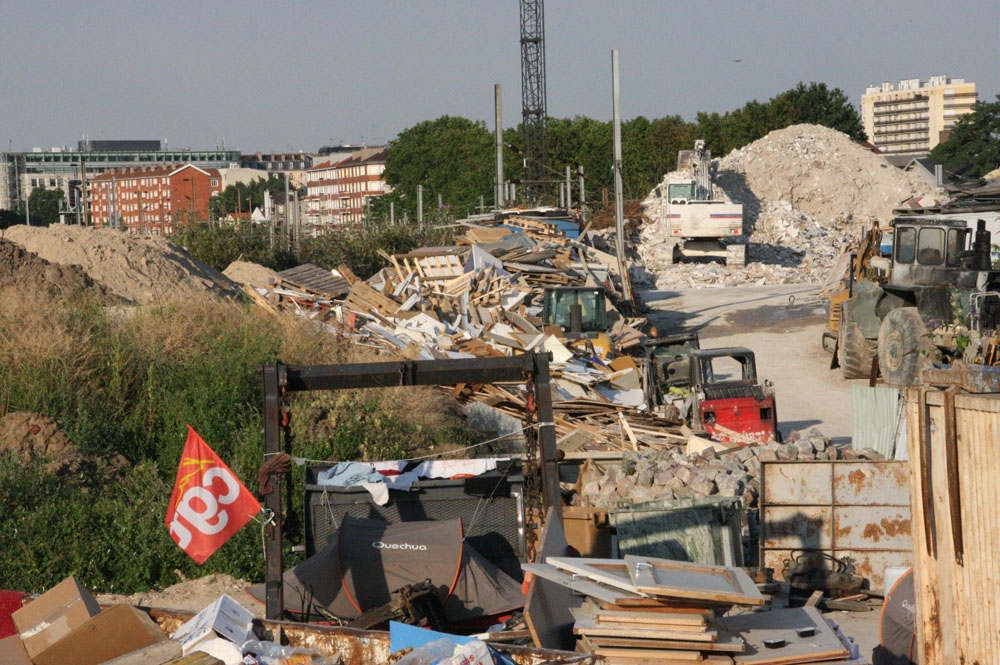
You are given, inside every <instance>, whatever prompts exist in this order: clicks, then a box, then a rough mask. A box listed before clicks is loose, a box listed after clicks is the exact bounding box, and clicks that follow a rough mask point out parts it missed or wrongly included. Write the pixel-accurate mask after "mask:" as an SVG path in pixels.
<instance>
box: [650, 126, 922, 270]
mask: <svg viewBox="0 0 1000 665" xmlns="http://www.w3.org/2000/svg"><path fill="white" fill-rule="evenodd" d="M713 170H714V174H713V181H714V183H715V196H717V197H720V198H723V199H725V200H729V201H733V202H735V203H741V204H742V205H743V232H744V237H745V238H746V241H747V242H748V243H749V246H748V248H747V257H746V262H747V265H746V268H742V267H740V268H729V267H727V266H723V265H719V264H680V265H670V264H668V263H667V262H665V261H663V260H662V248H663V244H664V242H665V241H666V238H665V235H664V233H665V231H664V226H663V221H664V220H662V219H660V218H659V209H660V206H659V201H660V197H661V196H662V195H663V193H664V192H665V189H666V188H665V187H663V186H662V185H661V186H657V187H656V188H654V189H653V191H652V192H651V193H650V195H649V196H648V197H647V198H646V199H645V201H644V202H643V204H644V205H645V206H646V214H647V215H648V216H649V217H650V218H651V219H652V223H650V224H648V225H646V227H645V228H644V229H643V230H642V233H641V240H640V245H639V252H640V255H641V256H642V258H643V260H644V262H645V267H646V271H647V272H646V273H645V277H646V279H647V281H648V282H650V283H655V285H656V287H657V288H661V289H663V288H678V287H680V288H685V287H688V286H693V285H695V286H706V285H708V286H738V285H743V284H781V283H804V282H817V281H821V280H822V277H823V276H824V275H825V274H826V272H827V271H828V269H829V267H830V266H831V265H832V263H833V262H834V261H835V260H836V258H837V256H838V255H839V254H840V251H841V249H842V247H843V245H844V243H845V242H847V241H848V240H849V239H851V238H852V237H854V236H856V235H857V234H858V233H859V231H860V230H861V229H862V228H863V227H865V226H867V225H870V224H871V222H872V221H875V220H883V221H885V220H888V219H889V218H890V217H891V216H892V210H893V209H894V208H896V207H898V206H899V205H900V204H901V203H902V202H904V201H906V200H908V199H911V198H913V197H921V196H925V195H928V194H932V193H933V192H934V185H933V183H932V182H931V181H929V180H928V179H927V178H926V177H925V176H923V175H921V174H918V173H914V172H908V171H902V170H900V169H897V168H895V167H893V166H892V165H891V164H889V163H888V162H887V161H885V159H884V158H882V157H881V156H879V155H877V154H875V153H873V152H871V151H869V150H867V149H865V148H863V147H862V146H860V145H858V144H857V143H855V142H854V141H852V140H851V139H850V138H849V137H848V136H847V135H846V134H843V133H841V132H838V131H836V130H833V129H829V128H826V127H821V126H818V125H793V126H791V127H786V128H785V129H781V130H777V131H774V132H771V133H770V134H768V135H767V136H765V137H764V138H762V139H759V140H757V141H754V142H753V143H751V144H749V145H747V146H745V147H743V148H740V149H739V150H734V151H733V152H732V153H730V154H729V155H727V156H726V157H724V158H723V159H721V160H714V161H713ZM672 175H675V174H668V177H669V176H672Z"/></svg>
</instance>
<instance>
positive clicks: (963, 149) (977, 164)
mask: <svg viewBox="0 0 1000 665" xmlns="http://www.w3.org/2000/svg"><path fill="white" fill-rule="evenodd" d="M928 157H930V158H931V159H932V160H934V161H936V162H940V163H942V164H944V166H945V168H947V169H960V168H966V170H965V171H964V172H963V175H966V176H969V177H973V178H978V177H980V176H983V175H985V174H987V173H989V172H990V171H992V170H993V169H995V168H997V167H1000V95H997V100H996V101H995V102H979V103H978V104H976V108H975V110H974V111H973V112H972V113H969V114H967V115H963V116H962V117H960V118H959V119H958V120H957V121H956V122H955V126H954V127H953V128H952V130H951V134H950V135H949V137H948V140H947V141H945V142H944V143H939V144H938V145H937V146H936V147H935V148H934V149H933V150H931V152H930V155H928Z"/></svg>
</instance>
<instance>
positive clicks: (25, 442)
mask: <svg viewBox="0 0 1000 665" xmlns="http://www.w3.org/2000/svg"><path fill="white" fill-rule="evenodd" d="M3 451H9V452H11V453H13V454H15V455H17V456H19V457H20V458H22V459H24V460H25V461H28V460H31V459H40V460H44V461H45V462H46V464H45V470H46V471H47V472H49V473H52V474H55V475H57V476H75V475H77V474H80V473H81V472H84V471H88V472H91V473H92V472H93V471H94V470H96V469H98V468H101V469H103V471H104V476H105V477H106V478H108V479H113V478H115V477H116V475H117V473H118V472H119V471H120V470H121V469H124V468H125V467H126V466H128V461H127V460H126V459H125V458H124V457H122V456H121V455H114V456H113V457H111V458H109V459H107V460H104V464H101V463H100V462H101V461H100V460H98V459H96V458H94V457H92V456H89V455H84V454H82V453H81V452H80V451H79V450H77V448H76V445H75V444H74V443H73V442H72V441H70V439H69V437H68V436H66V434H65V433H64V432H63V431H62V429H61V428H60V427H59V423H57V422H56V421H55V420H54V419H53V418H50V417H49V416H46V415H44V414H42V413H32V412H30V411H12V412H11V413H8V414H7V415H5V416H4V417H3V418H0V453H2V452H3Z"/></svg>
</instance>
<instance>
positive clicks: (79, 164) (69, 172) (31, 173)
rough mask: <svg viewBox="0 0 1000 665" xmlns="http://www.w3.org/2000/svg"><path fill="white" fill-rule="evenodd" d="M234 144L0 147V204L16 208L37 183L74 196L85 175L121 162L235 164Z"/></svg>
mask: <svg viewBox="0 0 1000 665" xmlns="http://www.w3.org/2000/svg"><path fill="white" fill-rule="evenodd" d="M239 163H240V151H239V150H224V149H223V150H190V149H181V150H167V149H165V148H164V147H163V144H162V143H161V142H160V141H158V140H153V141H89V140H83V141H80V142H79V143H78V144H77V146H76V147H66V146H62V147H58V146H57V147H54V148H49V149H47V150H43V149H42V148H33V149H32V150H31V151H30V152H3V153H0V210H16V209H17V207H18V205H19V204H20V203H21V202H22V201H26V200H27V198H28V197H29V196H31V191H32V190H33V189H34V188H36V187H45V188H46V189H62V190H63V193H64V194H65V196H66V200H67V201H70V202H75V193H76V191H77V189H79V188H81V187H82V182H83V170H84V169H85V170H86V175H87V179H88V180H89V179H91V178H95V177H97V176H99V175H101V174H102V173H106V172H110V171H116V170H119V169H125V168H137V167H147V166H151V167H152V166H156V167H160V166H165V165H171V164H192V165H194V166H197V167H199V168H202V169H207V168H216V169H218V168H227V167H234V166H239Z"/></svg>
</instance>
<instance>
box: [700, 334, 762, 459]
mask: <svg viewBox="0 0 1000 665" xmlns="http://www.w3.org/2000/svg"><path fill="white" fill-rule="evenodd" d="M689 358H690V360H689V377H690V378H689V381H690V387H691V395H692V407H691V421H692V424H693V425H694V426H695V428H700V429H703V430H705V431H706V432H708V433H709V434H711V435H712V438H713V439H715V440H717V441H722V442H730V443H750V442H754V443H766V442H768V441H771V440H774V439H776V437H778V436H779V434H778V419H777V412H776V409H775V401H774V386H773V385H772V384H771V382H770V381H767V380H765V381H763V382H761V381H760V380H759V379H758V378H757V363H756V359H755V357H754V353H753V351H751V350H750V349H747V348H744V347H728V348H720V349H697V350H693V351H691V353H690V356H689Z"/></svg>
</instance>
